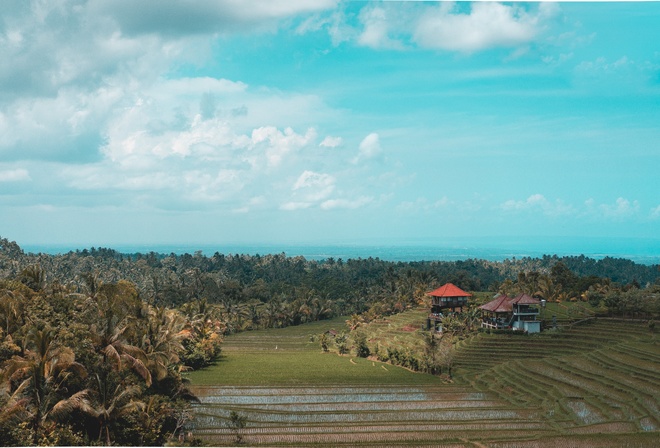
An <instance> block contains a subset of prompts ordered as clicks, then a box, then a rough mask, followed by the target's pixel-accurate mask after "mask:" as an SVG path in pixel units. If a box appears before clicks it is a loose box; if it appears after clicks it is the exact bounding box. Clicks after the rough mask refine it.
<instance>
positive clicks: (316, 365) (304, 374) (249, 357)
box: [186, 350, 440, 386]
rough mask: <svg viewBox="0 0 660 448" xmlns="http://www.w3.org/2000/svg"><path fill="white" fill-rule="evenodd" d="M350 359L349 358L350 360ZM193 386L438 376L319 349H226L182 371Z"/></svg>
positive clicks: (408, 381)
mask: <svg viewBox="0 0 660 448" xmlns="http://www.w3.org/2000/svg"><path fill="white" fill-rule="evenodd" d="M351 360H352V361H353V362H351ZM186 376H187V377H188V378H189V379H190V381H191V383H192V385H193V386H197V385H199V386H204V385H232V386H303V385H310V386H311V385H314V386H322V385H345V384H351V385H434V384H439V383H440V379H439V378H436V377H434V376H431V375H425V374H421V373H413V372H410V371H408V370H405V369H402V368H399V367H395V366H392V365H389V364H383V363H380V362H374V361H370V360H367V359H361V358H355V357H348V356H338V355H337V354H335V353H321V351H320V350H318V351H316V350H306V351H285V350H277V351H272V352H264V353H255V352H240V353H239V352H236V353H235V352H227V353H226V354H225V356H223V358H222V360H221V361H220V362H218V363H217V364H216V365H214V366H211V367H209V368H206V369H204V370H200V371H197V372H191V373H189V374H187V375H186Z"/></svg>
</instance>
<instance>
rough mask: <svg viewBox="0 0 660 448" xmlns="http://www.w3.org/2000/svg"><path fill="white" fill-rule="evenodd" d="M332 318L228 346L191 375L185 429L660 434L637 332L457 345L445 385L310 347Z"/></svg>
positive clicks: (656, 381)
mask: <svg viewBox="0 0 660 448" xmlns="http://www.w3.org/2000/svg"><path fill="white" fill-rule="evenodd" d="M341 324H342V321H341V320H336V321H334V322H326V323H320V324H315V325H313V326H311V327H307V328H305V327H304V326H303V327H297V328H292V329H283V330H269V331H264V332H251V333H243V334H240V335H236V336H232V337H230V338H228V339H227V341H226V344H225V352H226V354H227V358H226V360H225V361H223V362H221V363H220V364H218V366H216V367H215V368H214V369H212V370H210V371H208V372H204V373H202V372H198V373H195V375H192V376H191V379H192V381H193V384H194V385H195V386H194V389H195V392H196V393H197V394H198V396H199V397H200V398H201V401H202V404H200V405H198V407H197V418H196V421H195V427H194V433H195V434H196V435H197V436H198V437H201V438H203V439H204V440H206V441H208V442H210V443H212V444H214V445H233V444H235V443H236V438H235V434H234V433H233V432H232V431H231V429H230V428H229V427H228V425H227V422H228V417H229V414H230V413H231V412H232V411H235V412H238V413H239V414H241V415H244V416H246V417H247V426H246V428H245V429H243V430H242V431H241V434H242V436H243V441H242V442H243V444H245V445H248V446H256V445H266V446H295V445H299V446H310V445H319V446H384V445H387V446H473V447H483V446H493V447H537V446H538V447H574V446H576V447H580V446H583V447H594V446H595V447H623V446H630V447H651V446H657V440H659V439H660V420H659V418H660V403H659V401H658V400H659V398H660V373H659V372H658V366H659V365H660V349H659V348H658V345H657V341H656V339H655V337H654V335H652V334H651V333H649V331H648V328H647V327H646V326H644V325H640V324H631V323H626V322H619V321H608V320H600V319H599V320H597V321H592V322H589V323H585V324H583V325H578V326H573V327H572V328H570V329H568V328H567V329H564V330H562V331H557V332H546V333H545V334H540V335H535V336H507V335H488V334H480V335H478V336H475V337H473V338H472V339H470V340H466V341H462V342H461V343H459V344H458V346H457V349H456V355H455V360H456V361H455V378H454V379H455V381H454V383H451V384H444V383H442V382H441V381H439V380H438V379H437V378H434V377H431V376H429V375H423V374H417V373H412V372H408V371H406V370H404V369H401V368H398V367H394V366H391V365H388V364H381V363H378V362H375V361H370V360H364V359H356V358H350V357H339V356H337V355H335V354H323V353H321V352H320V350H319V347H318V343H314V342H310V339H309V335H310V334H318V333H319V332H320V331H322V330H323V329H327V328H332V327H334V328H337V327H339V326H341ZM399 330H400V328H399V326H396V329H395V331H399ZM406 332H407V333H409V332H410V331H406ZM383 336H384V335H383ZM400 336H401V337H403V335H400ZM275 347H277V349H275ZM260 365H261V367H262V368H261V370H254V369H255V368H258V367H257V366H260ZM269 369H272V372H270V373H269ZM287 372H288V374H287ZM321 373H324V374H321ZM269 378H270V379H269Z"/></svg>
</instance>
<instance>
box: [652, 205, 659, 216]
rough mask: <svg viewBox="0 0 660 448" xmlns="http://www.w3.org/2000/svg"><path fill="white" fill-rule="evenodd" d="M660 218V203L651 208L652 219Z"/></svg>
mask: <svg viewBox="0 0 660 448" xmlns="http://www.w3.org/2000/svg"><path fill="white" fill-rule="evenodd" d="M658 218H660V205H658V206H657V207H654V208H652V209H651V219H658Z"/></svg>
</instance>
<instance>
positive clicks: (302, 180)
mask: <svg viewBox="0 0 660 448" xmlns="http://www.w3.org/2000/svg"><path fill="white" fill-rule="evenodd" d="M335 182H336V179H335V178H334V177H333V176H330V175H329V174H325V173H316V172H314V171H309V170H306V171H304V172H303V173H302V174H301V175H300V177H298V179H297V180H296V182H295V183H294V184H293V188H292V190H293V191H294V192H295V193H296V194H297V195H299V196H301V197H302V198H303V199H304V201H305V202H310V203H311V202H318V201H321V200H323V199H325V198H327V197H328V196H330V194H332V192H333V191H334V189H335Z"/></svg>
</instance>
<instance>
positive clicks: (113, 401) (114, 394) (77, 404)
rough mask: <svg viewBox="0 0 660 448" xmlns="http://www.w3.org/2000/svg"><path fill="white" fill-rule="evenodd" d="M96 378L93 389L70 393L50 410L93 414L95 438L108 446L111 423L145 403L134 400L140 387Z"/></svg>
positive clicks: (55, 412) (141, 408) (141, 407)
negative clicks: (95, 428) (110, 383)
mask: <svg viewBox="0 0 660 448" xmlns="http://www.w3.org/2000/svg"><path fill="white" fill-rule="evenodd" d="M95 378H96V390H94V389H85V390H82V391H80V392H78V393H76V394H74V395H72V396H71V397H70V398H69V399H68V400H66V401H62V402H61V403H58V405H57V406H56V408H55V409H54V410H53V413H54V414H55V415H60V414H71V413H72V412H73V411H74V410H77V411H80V412H82V413H83V414H85V415H88V416H90V417H92V418H93V419H94V420H96V422H97V424H98V431H99V437H98V441H99V442H103V443H104V444H105V445H106V446H110V445H112V437H111V428H112V425H113V423H114V422H116V421H117V420H119V419H120V418H121V417H124V416H126V415H128V414H130V413H132V412H136V411H144V409H145V403H144V402H142V401H140V400H137V399H136V397H138V396H139V395H140V393H141V388H140V387H139V386H137V385H129V386H126V385H125V384H121V383H120V384H117V385H114V386H113V385H109V384H108V382H106V381H103V380H102V379H101V377H100V376H99V375H95ZM108 386H110V387H108Z"/></svg>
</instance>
